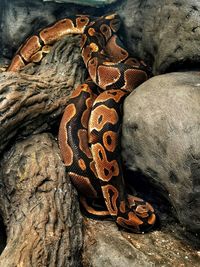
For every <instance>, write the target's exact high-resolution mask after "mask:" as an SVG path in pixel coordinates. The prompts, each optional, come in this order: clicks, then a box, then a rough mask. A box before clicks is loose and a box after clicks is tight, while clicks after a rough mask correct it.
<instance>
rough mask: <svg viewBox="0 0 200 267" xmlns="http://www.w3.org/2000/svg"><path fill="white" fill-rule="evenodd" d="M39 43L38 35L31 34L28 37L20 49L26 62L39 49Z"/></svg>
mask: <svg viewBox="0 0 200 267" xmlns="http://www.w3.org/2000/svg"><path fill="white" fill-rule="evenodd" d="M41 47H42V46H41V44H40V40H39V38H38V36H36V35H33V36H32V37H30V38H29V39H28V40H27V41H26V43H25V44H24V45H23V46H22V48H21V49H20V55H21V56H22V57H23V59H24V60H26V61H27V62H29V61H30V59H31V57H32V56H33V55H34V54H35V53H36V52H38V51H39V50H40V49H41Z"/></svg>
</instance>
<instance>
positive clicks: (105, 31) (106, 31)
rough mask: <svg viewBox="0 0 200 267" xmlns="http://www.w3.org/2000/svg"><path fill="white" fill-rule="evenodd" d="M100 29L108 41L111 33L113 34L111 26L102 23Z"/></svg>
mask: <svg viewBox="0 0 200 267" xmlns="http://www.w3.org/2000/svg"><path fill="white" fill-rule="evenodd" d="M100 31H101V33H102V34H103V35H104V36H105V38H106V41H108V40H109V38H110V37H111V35H112V32H111V29H110V27H109V26H108V25H106V24H102V25H101V26H100Z"/></svg>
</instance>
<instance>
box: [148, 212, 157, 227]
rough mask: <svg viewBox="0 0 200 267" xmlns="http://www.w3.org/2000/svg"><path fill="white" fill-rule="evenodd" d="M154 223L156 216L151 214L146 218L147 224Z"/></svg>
mask: <svg viewBox="0 0 200 267" xmlns="http://www.w3.org/2000/svg"><path fill="white" fill-rule="evenodd" d="M155 221H156V215H155V214H151V216H149V218H148V224H151V225H153V224H154V223H155Z"/></svg>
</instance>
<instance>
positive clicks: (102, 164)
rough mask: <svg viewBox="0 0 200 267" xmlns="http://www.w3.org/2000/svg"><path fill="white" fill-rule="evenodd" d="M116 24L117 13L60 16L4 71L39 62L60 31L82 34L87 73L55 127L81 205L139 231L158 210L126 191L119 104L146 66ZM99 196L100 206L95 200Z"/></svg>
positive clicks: (141, 78) (149, 224) (146, 73)
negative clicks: (129, 48) (130, 50)
mask: <svg viewBox="0 0 200 267" xmlns="http://www.w3.org/2000/svg"><path fill="white" fill-rule="evenodd" d="M119 28H120V19H119V17H118V15H116V14H112V15H108V16H103V17H100V18H97V19H95V20H93V21H90V18H89V17H88V16H77V17H76V18H75V19H68V18H66V19H62V20H60V21H58V22H56V23H55V24H54V25H52V26H49V27H47V28H45V29H43V30H42V31H40V32H39V34H38V35H34V36H32V37H30V38H29V39H28V40H27V41H26V42H25V44H24V45H23V46H22V47H21V48H20V49H19V51H18V52H17V54H16V55H15V57H14V58H13V60H12V62H11V64H10V66H9V68H8V71H18V70H20V69H21V68H23V67H24V66H25V65H26V64H27V63H29V62H40V61H41V60H42V58H43V57H44V55H45V54H46V53H48V52H49V46H50V45H52V44H53V43H54V42H55V41H57V40H58V39H60V38H62V37H63V36H64V35H66V34H69V33H76V34H82V42H81V53H82V57H83V60H84V63H85V65H86V67H87V69H88V72H89V75H90V79H88V80H87V81H86V82H85V83H84V84H82V85H80V86H78V87H77V88H76V89H75V91H74V92H73V93H72V95H71V97H70V99H69V102H68V105H67V107H66V109H65V112H64V115H63V118H62V120H61V124H60V129H59V145H60V149H61V154H62V157H63V160H64V163H65V165H66V167H67V170H68V173H69V176H70V178H71V180H72V182H73V184H74V185H75V186H76V188H77V189H78V191H79V193H80V200H81V203H82V206H83V207H84V209H85V210H86V211H87V212H88V213H89V214H90V215H92V216H94V217H100V218H101V217H108V216H111V217H112V218H113V219H114V220H115V221H116V223H117V224H118V225H119V226H121V227H123V228H126V229H129V230H130V231H132V232H136V233H140V232H144V231H147V230H149V229H150V228H152V226H153V225H154V223H155V220H156V216H155V214H154V210H153V207H152V206H151V205H150V204H149V203H147V202H145V201H144V200H142V199H140V198H137V197H134V196H131V195H128V194H127V192H126V188H125V183H124V179H123V174H122V166H121V158H120V130H121V116H122V105H121V104H122V103H123V100H124V98H125V97H126V96H127V94H128V93H129V92H131V91H132V90H133V89H134V88H136V87H137V86H138V85H139V84H141V83H142V82H144V81H145V80H147V79H148V76H149V74H150V72H149V69H148V67H147V66H146V65H145V63H144V62H143V61H140V60H138V59H136V58H133V57H131V56H130V55H129V53H128V52H127V50H126V49H125V47H124V46H123V44H122V42H121V40H120V38H119V37H118V35H117V32H118V30H119ZM101 200H103V202H104V207H99V206H98V203H99V202H98V201H101ZM95 201H96V203H97V204H95Z"/></svg>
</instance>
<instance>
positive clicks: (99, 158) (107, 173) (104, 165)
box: [91, 143, 119, 182]
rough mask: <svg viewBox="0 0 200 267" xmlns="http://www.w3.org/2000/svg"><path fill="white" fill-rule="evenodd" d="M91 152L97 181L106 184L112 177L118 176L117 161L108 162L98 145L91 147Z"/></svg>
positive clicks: (102, 149)
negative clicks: (99, 180)
mask: <svg viewBox="0 0 200 267" xmlns="http://www.w3.org/2000/svg"><path fill="white" fill-rule="evenodd" d="M91 151H92V155H93V159H94V161H95V167H96V171H97V175H98V178H99V179H101V180H102V181H107V182H108V181H110V179H111V178H112V177H113V176H118V175H119V166H118V163H117V161H116V160H112V161H108V159H107V156H106V153H105V150H104V148H103V146H102V145H101V144H100V143H97V144H94V145H92V146H91Z"/></svg>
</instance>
